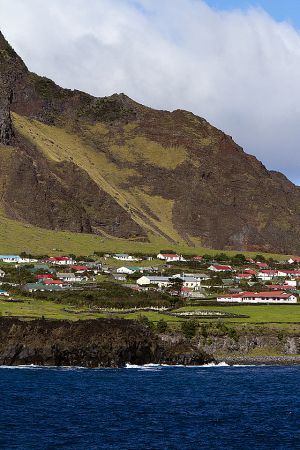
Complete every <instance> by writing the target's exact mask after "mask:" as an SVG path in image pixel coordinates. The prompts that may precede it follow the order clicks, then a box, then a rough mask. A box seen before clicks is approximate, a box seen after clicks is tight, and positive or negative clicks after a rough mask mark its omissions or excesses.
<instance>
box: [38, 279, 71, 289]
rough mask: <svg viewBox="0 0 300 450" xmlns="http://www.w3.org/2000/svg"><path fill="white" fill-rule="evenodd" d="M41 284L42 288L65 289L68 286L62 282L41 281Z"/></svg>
mask: <svg viewBox="0 0 300 450" xmlns="http://www.w3.org/2000/svg"><path fill="white" fill-rule="evenodd" d="M42 284H43V285H44V286H59V287H61V288H62V287H67V286H68V284H67V283H66V282H65V281H62V280H43V281H42Z"/></svg>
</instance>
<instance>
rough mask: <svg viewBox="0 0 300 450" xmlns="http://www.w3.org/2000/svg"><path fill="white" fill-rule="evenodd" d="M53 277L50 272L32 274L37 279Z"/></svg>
mask: <svg viewBox="0 0 300 450" xmlns="http://www.w3.org/2000/svg"><path fill="white" fill-rule="evenodd" d="M53 277H54V275H52V274H51V273H43V274H38V275H34V278H36V279H37V280H51V279H52V278H53Z"/></svg>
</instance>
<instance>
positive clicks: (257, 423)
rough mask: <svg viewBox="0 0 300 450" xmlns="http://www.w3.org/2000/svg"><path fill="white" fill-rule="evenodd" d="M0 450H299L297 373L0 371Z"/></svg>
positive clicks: (299, 385)
mask: <svg viewBox="0 0 300 450" xmlns="http://www.w3.org/2000/svg"><path fill="white" fill-rule="evenodd" d="M0 396H1V397H0V398H1V404H0V408H1V409H0V414H1V416H0V426H1V428H0V448H1V449H84V450H91V449H122V450H127V449H128V450H129V449H155V450H156V449H209V450H212V449H226V450H235V449H239V450H247V449H251V450H260V449H270V450H276V449H282V450H289V449H291V450H296V449H300V367H196V368H183V367H182V368H180V367H177V368H171V367H148V368H143V369H138V368H128V369H118V370H114V369H94V370H93V369H63V368H62V369H56V368H52V369H51V368H50V369H46V368H13V369H12V368H0Z"/></svg>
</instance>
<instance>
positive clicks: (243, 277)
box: [235, 273, 252, 281]
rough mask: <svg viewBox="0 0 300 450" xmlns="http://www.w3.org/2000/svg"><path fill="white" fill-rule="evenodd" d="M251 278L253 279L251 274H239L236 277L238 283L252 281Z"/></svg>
mask: <svg viewBox="0 0 300 450" xmlns="http://www.w3.org/2000/svg"><path fill="white" fill-rule="evenodd" d="M251 278H252V275H251V273H238V274H237V275H236V276H235V279H236V280H237V281H242V280H246V281H249V280H251Z"/></svg>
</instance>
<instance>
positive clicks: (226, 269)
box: [208, 264, 232, 272]
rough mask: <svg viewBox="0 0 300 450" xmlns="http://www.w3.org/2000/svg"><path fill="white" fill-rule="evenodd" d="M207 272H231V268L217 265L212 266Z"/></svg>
mask: <svg viewBox="0 0 300 450" xmlns="http://www.w3.org/2000/svg"><path fill="white" fill-rule="evenodd" d="M208 270H212V271H213V272H232V267H231V266H224V265H219V264H213V265H211V266H209V267H208Z"/></svg>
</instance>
